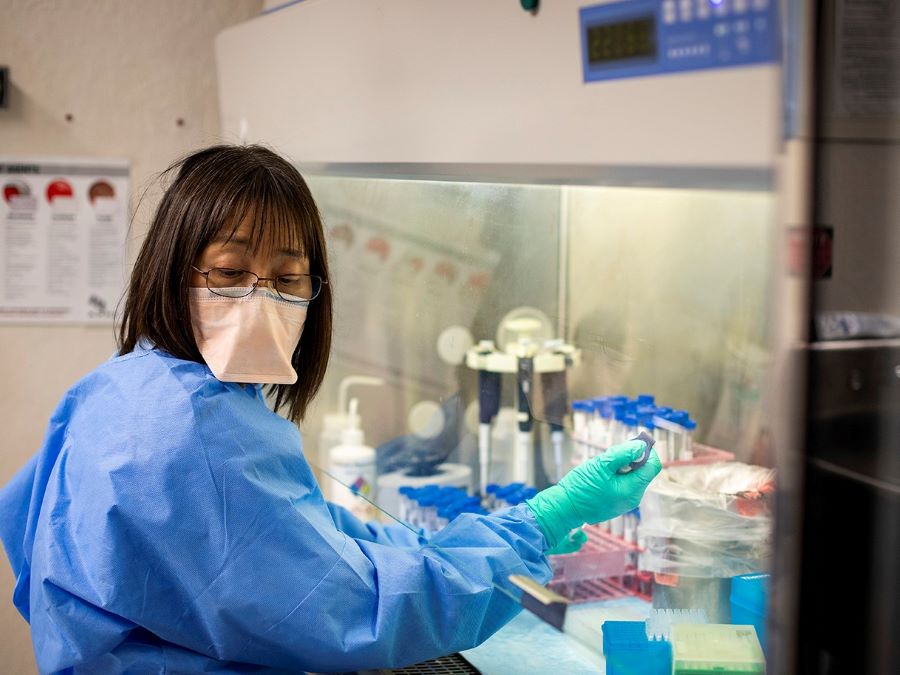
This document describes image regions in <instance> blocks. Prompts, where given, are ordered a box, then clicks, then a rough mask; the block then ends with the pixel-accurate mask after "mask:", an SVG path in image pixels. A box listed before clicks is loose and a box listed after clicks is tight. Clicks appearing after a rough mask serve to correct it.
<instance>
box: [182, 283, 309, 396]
mask: <svg viewBox="0 0 900 675" xmlns="http://www.w3.org/2000/svg"><path fill="white" fill-rule="evenodd" d="M190 302H191V323H192V327H193V329H194V339H196V340H197V347H198V348H199V349H200V354H201V355H202V356H203V359H204V360H205V361H206V365H208V366H209V369H210V370H211V371H212V372H213V375H215V376H216V379H218V380H220V381H221V382H249V383H252V384H293V383H294V382H296V381H297V372H296V371H295V370H294V367H293V365H291V356H292V355H293V353H294V349H295V348H296V347H297V343H298V342H300V334H301V333H302V332H303V323H304V322H305V321H306V309H307V306H308V303H293V302H287V301H286V300H282V299H281V298H279V297H278V296H277V295H275V294H274V293H272V292H270V291H268V290H267V289H265V288H257V289H256V290H255V291H253V293H251V294H250V295H247V296H244V297H243V298H225V297H222V296H220V295H216V294H215V293H212V292H211V291H210V290H209V289H207V288H191V289H190Z"/></svg>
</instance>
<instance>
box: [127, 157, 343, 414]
mask: <svg viewBox="0 0 900 675" xmlns="http://www.w3.org/2000/svg"><path fill="white" fill-rule="evenodd" d="M176 171H177V175H176V177H175V179H174V181H172V183H171V185H169V186H168V188H167V189H166V191H165V194H164V195H163V197H162V200H161V201H160V203H159V207H158V208H157V210H156V214H155V215H154V217H153V220H152V222H151V224H150V230H149V232H148V233H147V237H146V239H144V243H143V245H142V246H141V252H140V254H139V255H138V258H137V261H136V262H135V265H134V269H133V270H132V273H131V281H130V282H129V284H128V290H127V294H126V297H125V305H124V310H123V312H122V321H121V325H120V326H119V332H118V345H119V353H121V354H127V353H129V352H131V351H133V350H134V348H135V346H136V345H137V343H138V340H140V339H141V338H146V339H147V340H149V341H150V342H152V343H153V344H154V345H155V346H156V347H157V348H159V349H161V350H163V351H165V352H168V353H169V354H171V355H172V356H175V357H177V358H180V359H187V360H191V361H197V362H200V363H203V357H202V356H201V355H200V350H199V349H198V348H197V343H196V341H195V340H194V333H193V329H192V328H191V309H190V303H189V301H188V297H189V290H188V289H189V287H190V280H191V273H192V269H191V265H192V264H193V263H194V261H195V260H196V258H197V256H198V255H200V254H201V253H202V252H203V251H204V250H205V248H206V247H207V245H208V244H209V243H210V242H211V241H213V239H215V238H216V237H217V236H218V235H219V234H220V233H221V232H223V231H225V232H227V233H228V236H229V237H231V236H233V235H234V233H235V231H236V230H237V229H238V227H239V226H240V225H241V224H242V223H244V222H245V221H246V222H250V223H251V231H250V242H249V246H250V249H251V252H255V251H257V250H260V249H261V248H262V249H263V250H265V249H266V248H269V247H271V248H273V249H274V248H275V246H276V245H288V246H290V247H291V248H298V249H300V250H301V251H303V253H304V255H305V256H306V257H307V258H308V259H309V266H310V274H317V275H319V276H321V277H323V278H324V279H325V281H326V282H328V281H329V278H328V261H327V256H326V252H325V235H324V233H323V230H322V219H321V217H320V216H319V210H318V208H317V207H316V203H315V201H314V200H313V197H312V194H311V193H310V191H309V188H308V187H307V185H306V182H305V181H304V180H303V177H302V176H301V175H300V173H299V172H298V171H297V169H295V168H294V167H293V166H291V164H289V163H288V162H287V161H285V160H284V159H282V158H281V157H279V156H278V155H276V154H275V153H274V152H272V151H271V150H269V149H267V148H264V147H261V146H257V145H245V146H233V145H217V146H214V147H211V148H206V149H205V150H200V151H199V152H195V153H193V154H191V155H188V156H187V157H185V158H183V159H181V160H179V161H178V162H176V163H175V164H173V165H172V166H170V167H169V168H168V169H166V171H165V172H164V173H163V176H171V175H172V174H173V173H175V172H176ZM331 326H332V296H331V284H330V283H326V284H324V285H323V287H322V291H321V293H320V294H319V296H318V297H317V298H316V299H315V300H313V301H312V302H311V303H310V305H309V310H308V313H307V317H306V324H305V326H304V329H303V335H302V336H301V338H300V343H299V344H298V345H297V349H295V350H294V354H293V357H292V359H291V361H292V363H293V366H294V370H295V371H297V381H296V382H295V383H294V384H291V385H270V387H269V390H268V391H269V394H272V395H274V397H275V409H276V410H279V409H281V408H284V409H285V410H286V413H287V416H288V417H289V418H290V419H292V420H294V421H299V420H301V419H303V415H304V414H305V413H306V408H307V406H308V405H309V403H310V402H311V401H312V399H313V398H314V397H315V395H316V392H317V391H318V390H319V386H320V385H321V384H322V379H323V378H324V377H325V369H326V366H327V365H328V355H329V353H330V352H331Z"/></svg>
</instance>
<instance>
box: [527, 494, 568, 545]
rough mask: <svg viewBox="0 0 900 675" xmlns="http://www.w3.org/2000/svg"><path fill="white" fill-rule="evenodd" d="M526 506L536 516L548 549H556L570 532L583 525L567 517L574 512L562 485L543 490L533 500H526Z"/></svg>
mask: <svg viewBox="0 0 900 675" xmlns="http://www.w3.org/2000/svg"><path fill="white" fill-rule="evenodd" d="M525 504H526V505H527V506H528V508H530V509H531V512H532V513H533V514H534V519H535V520H536V521H537V523H538V526H539V527H540V529H541V532H543V534H544V538H545V539H546V540H547V548H548V549H551V548H555V547H556V546H557V545H558V544H559V543H560V541H562V540H563V539H565V537H567V536H568V535H569V532H571V531H572V530H574V529H575V528H576V527H578V526H580V525H581V522H577V523H573V522H571V520H572V519H571V518H570V517H566V514H567V512H571V511H572V509H571V507H570V505H571V502H570V501H569V496H568V494H567V493H566V491H565V489H564V488H563V487H562V486H560V485H551V486H550V487H548V488H547V489H546V490H541V491H540V492H538V493H537V494H536V495H535V496H534V497H532V498H531V499H526V500H525ZM561 506H562V508H561ZM566 507H570V508H566Z"/></svg>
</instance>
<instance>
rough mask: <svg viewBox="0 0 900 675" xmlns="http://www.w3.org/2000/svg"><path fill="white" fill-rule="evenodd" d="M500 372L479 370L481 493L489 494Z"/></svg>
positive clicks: (498, 408)
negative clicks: (493, 427)
mask: <svg viewBox="0 0 900 675" xmlns="http://www.w3.org/2000/svg"><path fill="white" fill-rule="evenodd" d="M500 392H501V379H500V373H492V372H490V371H489V370H479V371H478V422H479V424H478V460H479V464H480V466H481V476H480V483H481V494H482V496H485V495H486V494H487V485H488V471H489V470H490V467H491V422H493V421H494V418H495V417H496V416H497V413H498V412H499V411H500Z"/></svg>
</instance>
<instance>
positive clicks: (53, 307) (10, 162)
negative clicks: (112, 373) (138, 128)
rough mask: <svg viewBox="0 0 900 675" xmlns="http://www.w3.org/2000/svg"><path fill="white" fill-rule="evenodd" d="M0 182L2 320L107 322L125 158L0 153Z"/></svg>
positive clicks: (117, 278)
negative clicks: (0, 189)
mask: <svg viewBox="0 0 900 675" xmlns="http://www.w3.org/2000/svg"><path fill="white" fill-rule="evenodd" d="M0 188H2V190H3V193H2V198H0V227H2V232H0V323H6V324H12V323H14V324H27V323H70V324H71V323H81V324H84V323H88V324H93V323H110V322H112V320H113V315H114V313H115V308H116V304H117V303H118V301H119V297H120V295H121V293H122V289H123V286H124V260H125V236H126V234H127V231H128V163H127V162H126V161H122V160H100V159H80V158H47V157H8V156H2V155H0Z"/></svg>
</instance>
